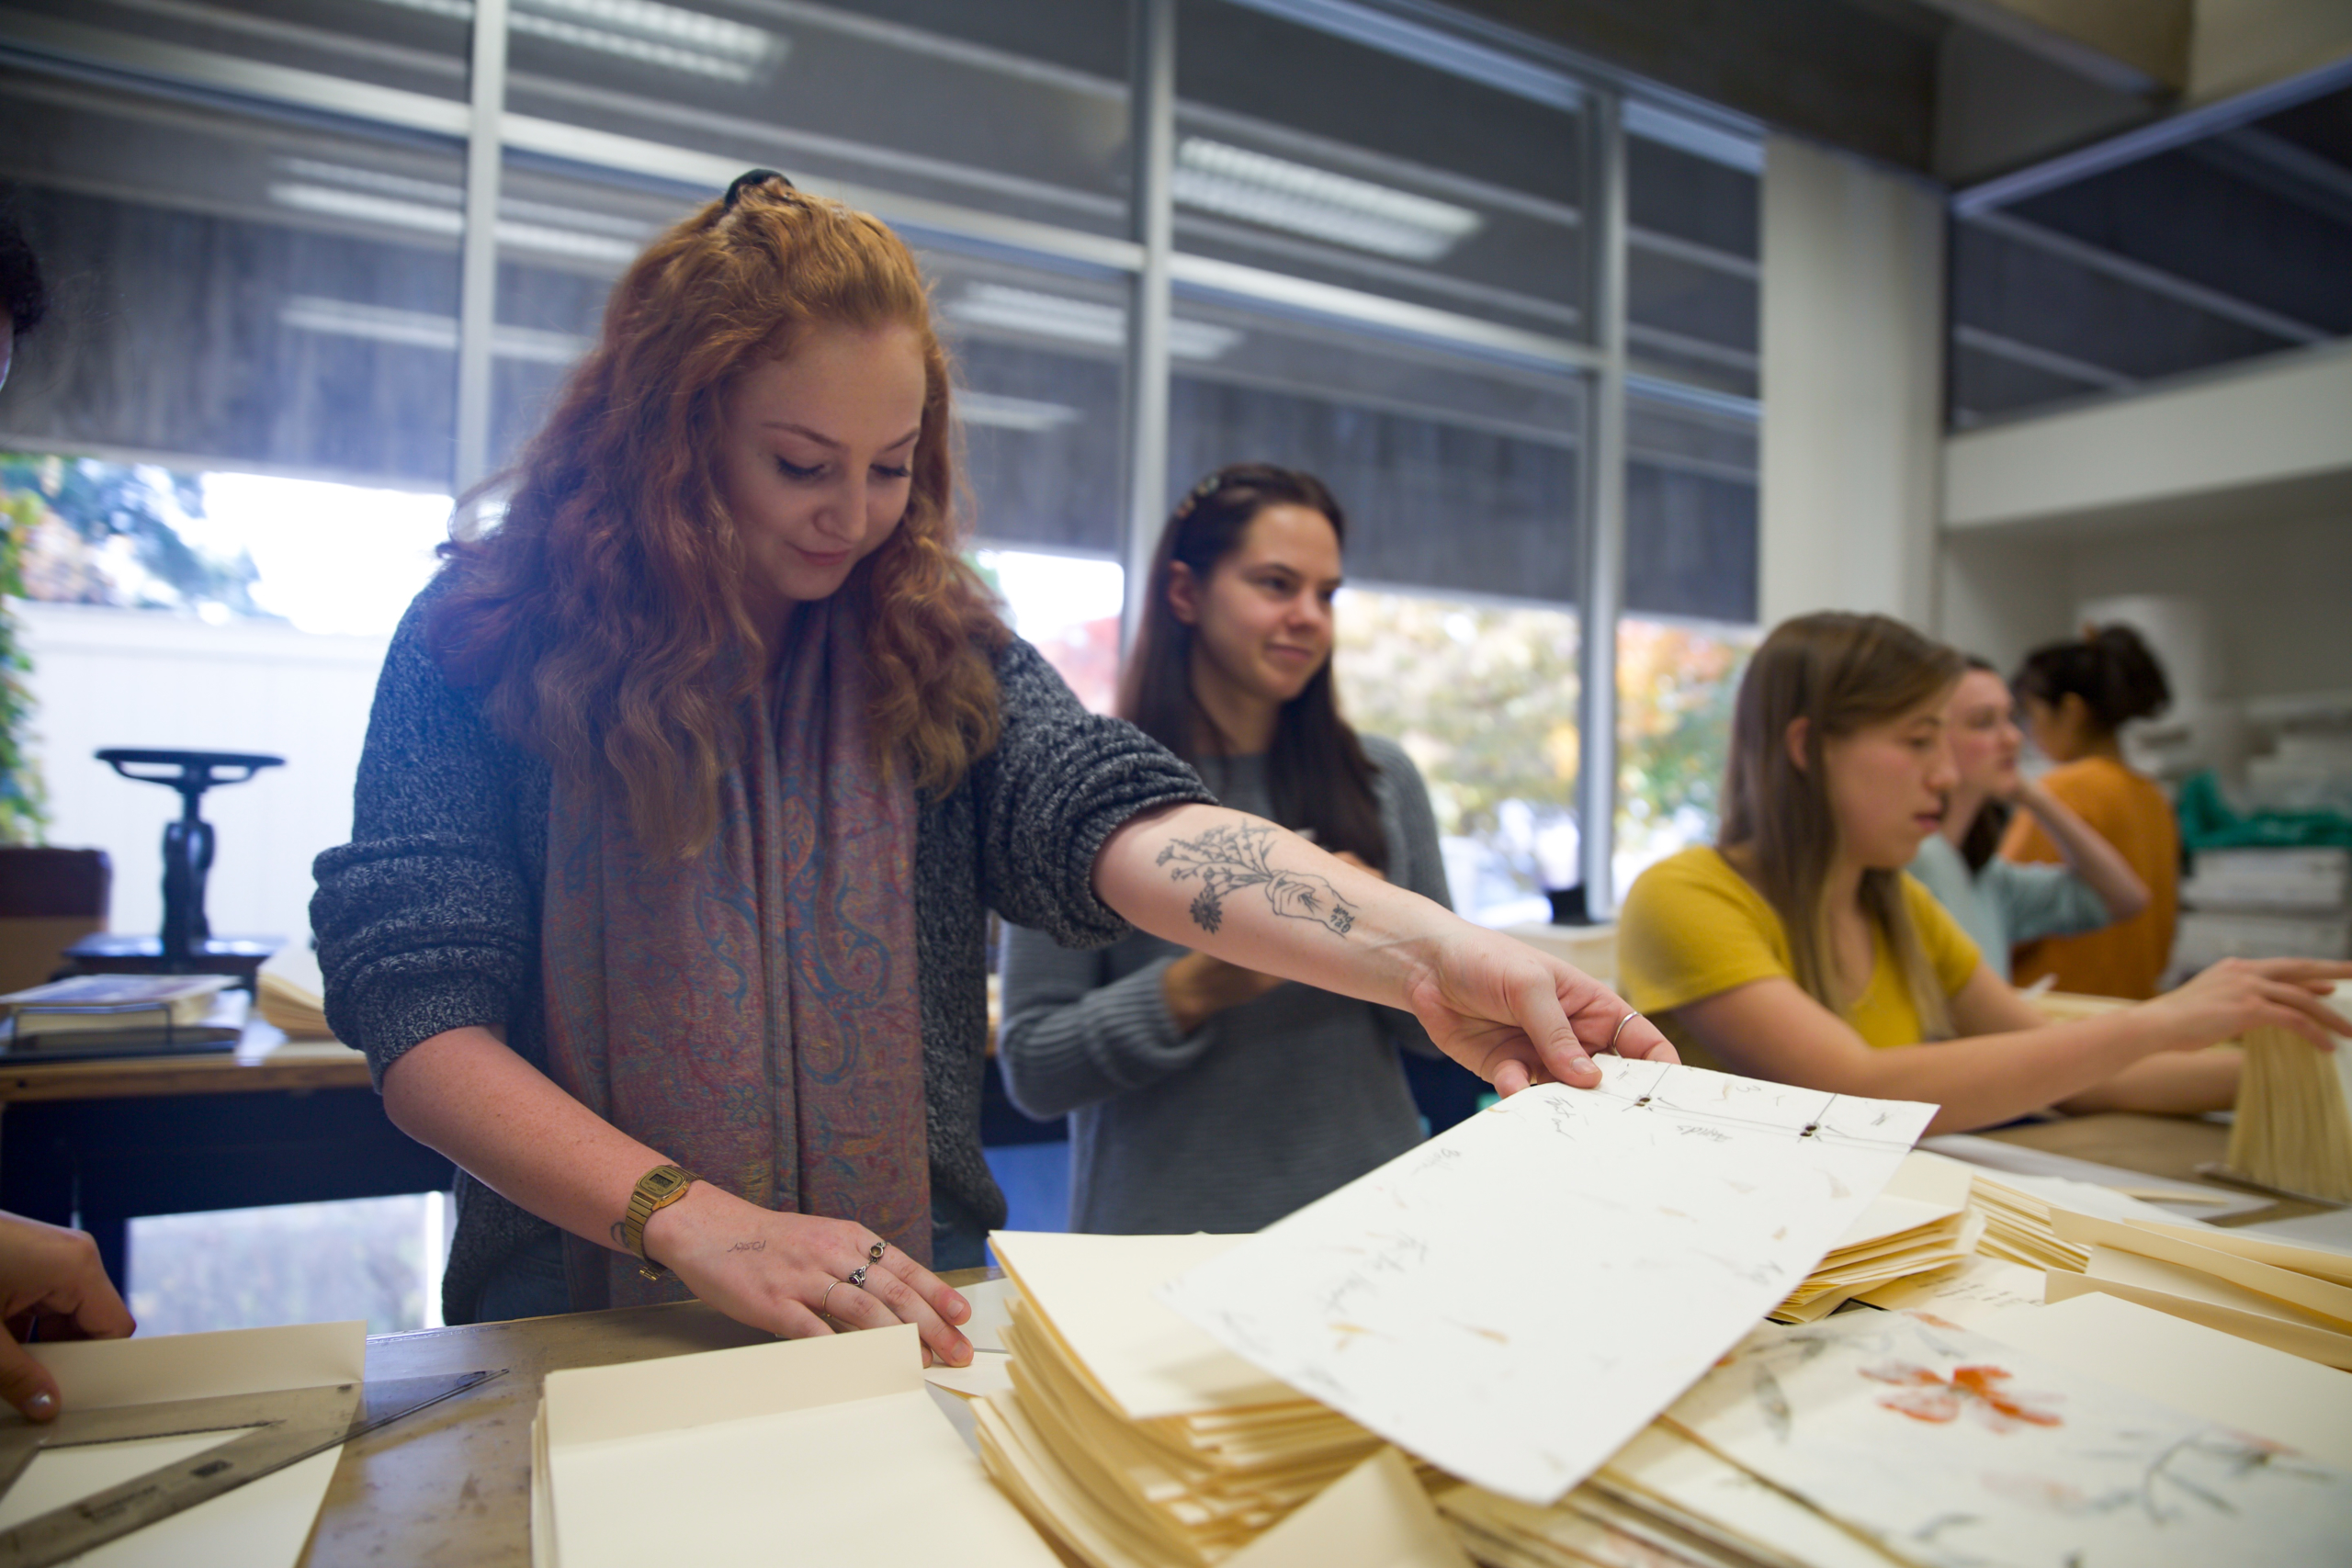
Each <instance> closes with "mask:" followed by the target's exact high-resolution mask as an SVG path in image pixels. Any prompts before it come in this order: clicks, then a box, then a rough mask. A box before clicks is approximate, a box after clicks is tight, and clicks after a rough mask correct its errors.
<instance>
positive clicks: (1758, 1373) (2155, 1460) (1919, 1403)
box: [1667, 1312, 2352, 1568]
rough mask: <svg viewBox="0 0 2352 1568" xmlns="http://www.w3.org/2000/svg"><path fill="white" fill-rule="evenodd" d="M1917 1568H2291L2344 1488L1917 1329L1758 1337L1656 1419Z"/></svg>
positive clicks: (1895, 1324)
mask: <svg viewBox="0 0 2352 1568" xmlns="http://www.w3.org/2000/svg"><path fill="white" fill-rule="evenodd" d="M1667 1418H1668V1420H1669V1421H1670V1422H1672V1423H1673V1424H1674V1425H1675V1426H1677V1427H1680V1428H1682V1429H1683V1430H1685V1431H1687V1432H1690V1433H1691V1435H1692V1436H1694V1437H1696V1438H1698V1439H1699V1440H1700V1441H1701V1442H1702V1443H1704V1444H1706V1445H1707V1446H1708V1447H1709V1448H1712V1449H1713V1450H1716V1451H1717V1452H1718V1453H1721V1454H1723V1455H1724V1457H1725V1458H1728V1459H1730V1460H1732V1461H1734V1462H1735V1463H1737V1464H1739V1465H1740V1466H1742V1467H1743V1468H1745V1469H1747V1470H1749V1471H1751V1472H1754V1473H1756V1474H1758V1475H1760V1476H1762V1477H1764V1478H1765V1479H1766V1480H1768V1481H1770V1482H1771V1483H1773V1484H1775V1485H1777V1486H1781V1487H1782V1488H1784V1489H1786V1490H1787V1491H1789V1492H1792V1493H1793V1494H1795V1495H1798V1496H1800V1497H1802V1498H1804V1500H1805V1501H1806V1502H1808V1503H1810V1504H1812V1505H1813V1506H1815V1507H1816V1508H1819V1509H1821V1510H1822V1511H1824V1512H1826V1513H1828V1514H1831V1515H1834V1516H1835V1517H1838V1518H1840V1519H1842V1520H1844V1521H1846V1522H1847V1523H1849V1524H1851V1525H1854V1526H1857V1527H1859V1528H1861V1529H1866V1530H1868V1531H1869V1532H1871V1534H1872V1535H1873V1536H1875V1537H1876V1538H1877V1539H1879V1540H1882V1541H1883V1542H1884V1543H1885V1544H1886V1545H1887V1547H1888V1549H1889V1550H1891V1551H1894V1552H1896V1553H1898V1554H1899V1555H1901V1556H1903V1557H1905V1558H1907V1559H1909V1560H1911V1561H1912V1562H1918V1563H1921V1564H1925V1565H1927V1568H1978V1565H1980V1564H1985V1563H2001V1564H2005V1565H2007V1568H2141V1565H2143V1564H2147V1563H2153V1562H2181V1563H2190V1562H2199V1563H2203V1562H2212V1563H2222V1562H2226V1563H2229V1564H2231V1568H2270V1565H2274V1564H2275V1565H2276V1568H2309V1565H2310V1564H2313V1563H2318V1562H2331V1561H2340V1560H2341V1556H2342V1551H2343V1546H2344V1542H2345V1540H2346V1538H2347V1536H2352V1473H2346V1472H2343V1471H2340V1470H2335V1469H2334V1468H2332V1467H2329V1466H2325V1465H2322V1464H2319V1463H2318V1462H2316V1461H2311V1460H2308V1459H2304V1458H2301V1457H2299V1456H2292V1455H2285V1454H2281V1453H2279V1452H2278V1451H2276V1450H2273V1449H2271V1448H2268V1447H2267V1446H2266V1445H2263V1444H2261V1443H2260V1442H2258V1441H2257V1440H2256V1439H2253V1438H2245V1437H2242V1436H2240V1435H2238V1434H2235V1433H2233V1432H2230V1431H2228V1430H2226V1429H2224V1428H2223V1427H2221V1426H2219V1425H2217V1424H2215V1423H2212V1422H2210V1421H2207V1420H2205V1419H2203V1418H2202V1417H2199V1416H2192V1415H2188V1414H2186V1413H2183V1412H2181V1411H2177V1410H2174V1409H2171V1408H2169V1407H2167V1406H2165V1405H2162V1404H2156V1403H2154V1402H2152V1401H2149V1400H2146V1399H2143V1398H2142V1397H2141V1396H2140V1395H2138V1394H2134V1393H2129V1392H2127V1391H2125V1390H2122V1389H2119V1388H2114V1387H2111V1386H2109V1385H2108V1384H2106V1383H2103V1382H2098V1380H2097V1379H2094V1378H2091V1377H2088V1376H2086V1375H2084V1374H2083V1373H2080V1372H2077V1371H2073V1370H2072V1369H2069V1368H2066V1367H2064V1366H2063V1365H2061V1364H2059V1363H2056V1362H2052V1361H2045V1360H2042V1359H2040V1358H2038V1357H2035V1356H2033V1355H2032V1354H2031V1353H2030V1352H2026V1351H2020V1350H2018V1349H2017V1348H2013V1347H2011V1346H2008V1345H2005V1344H2002V1343H2000V1342H1998V1341H1996V1340H1993V1339H1989V1338H1986V1337H1984V1336H1982V1335H1978V1334H1973V1333H1970V1332H1968V1331H1966V1330H1962V1329H1944V1328H1938V1327H1935V1326H1933V1325H1930V1324H1928V1323H1927V1322H1925V1321H1924V1320H1923V1319H1922V1318H1921V1316H1920V1314H1917V1313H1903V1312H1893V1313H1851V1314H1847V1315H1846V1316H1843V1317H1839V1318H1836V1319H1833V1320H1832V1321H1830V1322H1828V1323H1824V1324H1817V1325H1812V1326H1810V1327H1804V1328H1792V1329H1778V1330H1762V1331H1759V1332H1758V1333H1757V1334H1756V1335H1754V1336H1752V1337H1750V1338H1749V1339H1748V1340H1747V1343H1746V1344H1744V1345H1742V1346H1741V1348H1740V1349H1739V1351H1738V1353H1737V1354H1736V1356H1735V1357H1734V1358H1733V1359H1731V1360H1729V1361H1728V1362H1727V1363H1725V1364H1724V1366H1723V1367H1721V1368H1718V1369H1717V1370H1716V1371H1713V1372H1711V1373H1709V1374H1708V1376H1707V1377H1706V1378H1705V1379H1703V1380H1702V1382H1700V1383H1699V1385H1698V1386H1697V1387H1695V1388H1693V1389H1692V1390H1691V1392H1690V1393H1688V1394H1686V1395H1685V1396H1684V1397H1683V1398H1682V1399H1680V1400H1679V1401H1678V1402H1676V1404H1675V1405H1674V1407H1673V1409H1672V1410H1670V1411H1669V1412H1668V1417H1667Z"/></svg>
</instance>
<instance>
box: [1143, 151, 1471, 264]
mask: <svg viewBox="0 0 2352 1568" xmlns="http://www.w3.org/2000/svg"><path fill="white" fill-rule="evenodd" d="M1170 189H1171V190H1172V192H1173V193H1174V195H1175V197H1176V199H1177V200H1178V201H1180V202H1182V203H1183V204H1184V205H1185V206H1187V207H1197V208H1199V209H1201V210H1203V211H1204V212H1215V213H1218V214H1220V215H1222V216H1224V217H1227V218H1239V219H1244V220H1248V221H1249V222H1251V223H1261V224H1264V225H1265V226H1266V227H1267V228H1270V229H1285V230H1288V231H1290V232H1292V233H1294V234H1304V235H1306V236H1307V237H1308V238H1310V239H1316V240H1323V241H1327V242H1329V243H1333V244H1340V245H1347V246H1350V247H1351V248H1353V249H1355V250H1360V251H1371V252H1373V253H1374V254H1378V255H1384V256H1395V257H1397V258H1398V259H1399V260H1402V261H1417V262H1433V261H1437V260H1440V259H1442V257H1443V256H1444V255H1445V254H1447V253H1448V252H1450V251H1452V250H1453V247H1454V246H1456V245H1458V244H1460V243H1462V242H1463V241H1464V240H1466V239H1468V238H1469V237H1470V236H1471V235H1473V234H1475V233H1476V232H1477V231H1478V230H1479V229H1480V227H1481V226H1482V225H1483V224H1484V222H1485V220H1484V219H1482V218H1481V217H1479V215H1478V214H1477V213H1476V212H1473V211H1471V210H1470V209H1468V208H1466V207H1456V206H1454V205H1453V203H1451V202H1444V201H1439V200H1436V199H1435V198H1433V197H1426V196H1417V195H1415V194H1414V193H1412V192H1411V191H1405V190H1398V189H1397V188H1395V187H1394V186H1383V185H1374V184H1373V183H1372V182H1371V181H1370V180H1360V179H1357V178H1355V177H1354V176H1352V175H1341V174H1334V173H1333V172H1332V171H1330V170H1329V169H1317V168H1314V167H1312V166H1310V165H1308V164H1294V163H1292V162H1291V161H1290V160H1289V159H1287V158H1277V157H1274V156H1273V155H1272V154H1271V153H1267V152H1252V151H1250V149H1248V148H1246V147H1235V146H1232V145H1230V144H1228V143H1227V142H1223V141H1210V140H1209V139H1208V138H1206V137H1204V136H1188V137H1186V138H1185V139H1184V141H1183V143H1182V145H1181V146H1179V147H1178V148H1177V149H1176V169H1175V174H1174V176H1173V178H1172V180H1171V182H1170Z"/></svg>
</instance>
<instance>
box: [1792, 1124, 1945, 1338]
mask: <svg viewBox="0 0 2352 1568" xmlns="http://www.w3.org/2000/svg"><path fill="white" fill-rule="evenodd" d="M1970 1179H1971V1173H1970V1171H1969V1168H1968V1167H1966V1166H1964V1165H1962V1164H1961V1163H1960V1162H1959V1161H1958V1160H1953V1159H1946V1158H1944V1157H1943V1156H1941V1155H1931V1154H1927V1153H1925V1152H1923V1151H1919V1150H1916V1149H1915V1150H1913V1151H1912V1153H1911V1154H1910V1156H1908V1157H1906V1158H1905V1160H1904V1162H1903V1163H1902V1165H1900V1166H1899V1167H1897V1168H1896V1169H1895V1172H1894V1179H1893V1180H1891V1181H1889V1182H1888V1183H1887V1184H1886V1190H1884V1191H1883V1192H1881V1193H1880V1194H1879V1195H1878V1196H1877V1197H1875V1198H1873V1199H1871V1205H1870V1207H1869V1208H1867V1209H1865V1210H1863V1211H1862V1213H1861V1217H1860V1218H1859V1219H1857V1220H1856V1221H1855V1222H1854V1223H1853V1224H1851V1225H1849V1226H1848V1227H1847V1229H1846V1234H1845V1235H1841V1236H1839V1237H1838V1245H1837V1246H1835V1247H1831V1248H1830V1249H1829V1253H1828V1256H1826V1257H1825V1258H1822V1260H1821V1261H1820V1262H1819V1263H1817V1264H1815V1266H1814V1270H1813V1272H1812V1273H1810V1274H1808V1275H1806V1276H1805V1277H1804V1283H1803V1284H1802V1285H1799V1286H1798V1287H1797V1288H1796V1289H1795V1290H1793V1291H1791V1292H1789V1294H1788V1296H1787V1298H1786V1299H1785V1300H1783V1301H1782V1302H1781V1304H1780V1305H1779V1306H1777V1307H1774V1308H1773V1309H1772V1313H1771V1316H1772V1321H1774V1322H1775V1323H1815V1322H1818V1321H1819V1320H1821V1319H1822V1318H1825V1317H1826V1316H1828V1315H1829V1314H1831V1313H1833V1312H1835V1311H1837V1310H1838V1308H1839V1307H1841V1306H1843V1305H1845V1303H1847V1302H1849V1301H1850V1300H1852V1299H1853V1298H1854V1297H1856V1296H1859V1295H1861V1294H1862V1293H1864V1292H1868V1291H1873V1290H1876V1289H1878V1288H1880V1287H1881V1286H1883V1285H1891V1284H1893V1283H1894V1282H1895V1281H1896V1280H1907V1279H1910V1278H1912V1277H1913V1276H1915V1275H1919V1274H1928V1273H1932V1272H1934V1271H1936V1270H1938V1269H1950V1268H1953V1267H1956V1266H1957V1265H1959V1264H1961V1263H1962V1262H1964V1261H1965V1260H1966V1259H1967V1258H1969V1257H1970V1256H1971V1255H1972V1254H1973V1253H1974V1252H1975V1250H1976V1244H1977V1241H1978V1240H1979V1239H1980V1238H1981V1237H1982V1236H1983V1235H1984V1234H1985V1219H1984V1216H1983V1215H1981V1214H1977V1213H1972V1212H1971V1211H1970V1208H1969V1185H1970Z"/></svg>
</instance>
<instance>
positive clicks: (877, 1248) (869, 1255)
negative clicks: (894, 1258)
mask: <svg viewBox="0 0 2352 1568" xmlns="http://www.w3.org/2000/svg"><path fill="white" fill-rule="evenodd" d="M889 1250H890V1244H889V1243H888V1242H887V1241H877V1242H876V1243H875V1244H874V1245H873V1246H872V1247H867V1248H866V1249H865V1260H866V1261H867V1262H868V1263H879V1262H881V1261H882V1255H883V1254H884V1253H886V1252H888V1251H889Z"/></svg>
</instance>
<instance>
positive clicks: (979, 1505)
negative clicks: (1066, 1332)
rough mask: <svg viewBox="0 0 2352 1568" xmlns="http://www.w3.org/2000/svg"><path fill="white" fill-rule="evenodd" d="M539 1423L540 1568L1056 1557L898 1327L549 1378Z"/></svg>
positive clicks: (1047, 1567) (1020, 1566)
mask: <svg viewBox="0 0 2352 1568" xmlns="http://www.w3.org/2000/svg"><path fill="white" fill-rule="evenodd" d="M545 1421H546V1443H545V1450H546V1459H547V1473H546V1477H545V1485H546V1490H547V1494H548V1505H547V1510H546V1511H547V1513H548V1516H550V1517H551V1518H552V1520H553V1526H554V1528H553V1530H552V1532H551V1533H552V1535H553V1540H552V1541H551V1542H548V1543H547V1544H548V1553H547V1557H548V1568H642V1565H643V1564H645V1563H648V1562H693V1563H696V1564H699V1565H705V1568H729V1565H732V1564H741V1565H743V1568H753V1565H758V1568H767V1565H769V1564H773V1563H775V1562H778V1561H782V1560H787V1559H788V1560H790V1561H792V1562H861V1561H871V1560H872V1559H873V1555H874V1553H875V1552H876V1551H877V1550H887V1551H888V1553H889V1555H890V1556H891V1557H892V1558H893V1559H894V1560H898V1561H907V1562H918V1561H935V1562H989V1563H1004V1564H1008V1565H1012V1568H1054V1564H1055V1563H1056V1562H1057V1560H1056V1558H1055V1556H1054V1552H1053V1549H1052V1548H1050V1547H1048V1546H1047V1545H1046V1542H1045V1540H1043V1539H1042V1538H1040V1537H1039V1536H1038V1535H1037V1533H1036V1531H1035V1530H1034V1529H1031V1528H1030V1526H1029V1525H1028V1523H1027V1521H1025V1520H1024V1519H1023V1518H1022V1517H1021V1516H1020V1514H1019V1513H1018V1512H1016V1511H1015V1510H1014V1508H1013V1506H1012V1504H1010V1503H1008V1502H1007V1501H1006V1500H1005V1497H1004V1495H1003V1494H1001V1493H1000V1492H999V1491H998V1490H997V1489H996V1488H995V1487H994V1486H992V1485H990V1484H989V1480H988V1477H987V1475H986V1474H985V1473H984V1472H982V1470H981V1468H980V1465H979V1462H978V1461H977V1460H976V1459H975V1458H974V1457H973V1456H972V1454H971V1452H970V1451H969V1450H967V1449H966V1448H965V1446H964V1444H963V1442H962V1440H961V1439H959V1438H957V1437H956V1432H955V1430H954V1428H952V1427H950V1426H949V1425H948V1424H947V1422H946V1421H945V1420H944V1418H943V1417H942V1416H941V1415H940V1413H939V1411H938V1410H937V1409H935V1408H934V1407H933V1404H932V1396H931V1394H930V1393H928V1392H926V1390H925V1389H924V1386H923V1381H922V1341H921V1340H920V1339H919V1338H918V1337H917V1335H916V1332H915V1329H914V1328H913V1326H912V1325H899V1326H897V1327H894V1328H882V1329H874V1330H870V1331H868V1332H866V1333H863V1334H839V1335H831V1336H828V1337H823V1338H817V1339H795V1340H786V1341H781V1342H779V1343H776V1344H774V1345H754V1346H749V1347H746V1348H742V1349H737V1350H711V1351H705V1352H703V1353H702V1354H700V1355H693V1356H672V1357H667V1358H663V1359H658V1360H651V1361H639V1362H633V1363H630V1364H627V1365H623V1366H614V1367H594V1368H582V1369H577V1370H571V1371H556V1372H550V1373H548V1378H547V1396H546V1406H545ZM649 1478H652V1479H651V1481H650V1484H649ZM787 1497H788V1499H789V1502H788V1504H782V1503H780V1501H779V1500H780V1499H782V1498H787ZM910 1500H912V1502H911V1506H910Z"/></svg>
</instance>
